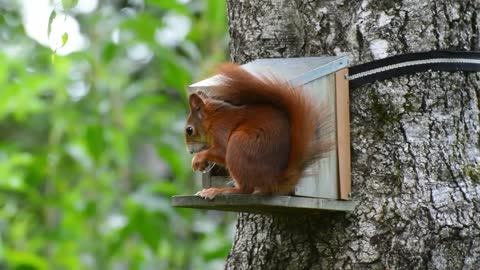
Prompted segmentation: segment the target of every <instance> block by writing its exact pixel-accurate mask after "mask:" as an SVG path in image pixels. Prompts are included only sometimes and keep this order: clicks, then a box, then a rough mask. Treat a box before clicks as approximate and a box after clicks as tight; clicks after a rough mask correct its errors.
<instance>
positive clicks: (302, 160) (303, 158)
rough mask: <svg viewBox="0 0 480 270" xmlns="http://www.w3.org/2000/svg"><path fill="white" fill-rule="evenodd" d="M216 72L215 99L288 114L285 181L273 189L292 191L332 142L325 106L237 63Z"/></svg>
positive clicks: (330, 127) (323, 155)
mask: <svg viewBox="0 0 480 270" xmlns="http://www.w3.org/2000/svg"><path fill="white" fill-rule="evenodd" d="M219 71H220V74H221V75H223V78H222V83H221V84H220V85H219V86H217V87H215V88H214V89H213V90H214V93H213V96H214V97H215V98H219V99H222V100H225V101H227V102H231V103H234V104H237V105H242V104H271V105H273V106H275V107H278V108H279V109H281V110H283V111H286V112H287V113H288V116H289V120H290V133H291V134H290V142H291V143H290V154H289V159H288V166H287V170H286V172H285V178H286V179H285V181H286V182H285V183H282V184H281V186H280V187H278V188H279V189H280V190H277V191H274V192H276V193H289V192H291V191H292V189H293V187H294V186H295V185H296V184H297V182H298V180H299V179H300V177H301V175H302V173H303V171H304V170H305V169H306V167H307V166H308V165H310V164H311V163H312V162H313V161H315V160H316V159H318V158H322V157H325V156H326V154H327V153H328V152H329V151H330V150H331V149H332V147H333V145H334V144H333V141H332V137H333V136H331V132H332V124H333V123H331V120H330V119H331V117H330V116H331V112H330V110H329V108H328V105H325V104H315V103H314V99H313V98H311V97H310V96H309V95H308V94H306V93H305V91H303V90H302V89H301V87H294V86H292V85H291V84H289V83H287V82H286V81H281V80H279V79H277V78H274V77H265V76H264V77H261V78H259V77H256V76H254V75H252V74H250V73H249V72H248V71H246V70H244V69H243V68H241V67H240V66H238V65H236V64H225V65H222V66H221V67H220V68H219ZM232 101H235V102H232Z"/></svg>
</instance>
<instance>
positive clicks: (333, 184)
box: [172, 56, 354, 214]
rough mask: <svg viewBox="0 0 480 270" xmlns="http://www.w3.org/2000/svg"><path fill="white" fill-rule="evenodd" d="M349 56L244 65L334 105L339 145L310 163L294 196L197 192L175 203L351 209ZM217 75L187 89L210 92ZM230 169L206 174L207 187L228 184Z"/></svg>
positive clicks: (260, 209) (263, 209)
mask: <svg viewBox="0 0 480 270" xmlns="http://www.w3.org/2000/svg"><path fill="white" fill-rule="evenodd" d="M347 64H348V60H347V58H346V57H342V56H320V57H304V58H274V59H257V60H255V61H252V62H250V63H247V64H245V65H243V66H242V67H243V68H245V69H246V70H247V71H249V72H250V73H252V74H254V75H266V76H271V75H273V76H275V77H279V78H283V79H285V80H287V81H288V82H290V83H291V84H293V85H301V86H302V87H303V91H308V92H309V93H310V94H311V95H312V96H313V97H314V98H317V99H318V103H319V104H325V105H328V106H330V109H331V111H333V112H335V113H334V114H332V116H331V117H332V118H334V119H332V123H335V127H336V128H335V132H333V134H332V136H335V139H336V146H337V147H336V148H335V149H334V150H332V151H331V152H330V153H329V155H328V156H327V157H326V158H323V159H321V160H319V161H317V162H316V163H315V164H313V165H312V166H310V167H309V168H308V169H307V171H306V173H305V175H304V176H303V177H302V178H301V180H300V182H299V183H298V184H297V186H296V188H295V191H294V195H292V196H278V195H274V196H268V195H255V194H250V195H240V194H239V195H220V196H217V197H216V198H215V199H214V200H211V201H209V200H205V199H203V198H201V197H199V196H196V195H181V196H174V197H173V198H172V204H173V206H176V207H188V208H200V209H215V210H223V211H236V212H253V213H302V214H304V213H311V214H315V213H321V212H323V211H352V210H353V208H354V202H353V201H351V199H350V191H351V177H350V119H349V100H348V80H347V79H346V78H345V75H346V74H347V69H346V67H347ZM217 78H218V77H216V76H213V77H210V78H208V79H206V80H203V81H200V82H197V83H194V84H192V85H190V86H189V88H188V91H189V93H193V92H195V91H197V90H202V91H204V92H205V93H207V94H208V93H209V91H211V89H210V88H211V86H213V85H215V84H216V83H218V80H217ZM229 181H230V179H229V177H228V173H227V172H226V170H224V169H223V170H222V169H220V168H218V167H216V168H214V169H213V170H211V171H209V172H207V173H203V174H202V186H203V188H210V187H225V186H228V185H229Z"/></svg>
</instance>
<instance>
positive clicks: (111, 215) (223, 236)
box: [0, 0, 233, 270]
mask: <svg viewBox="0 0 480 270" xmlns="http://www.w3.org/2000/svg"><path fill="white" fill-rule="evenodd" d="M45 1H46V0H45ZM48 1H49V4H50V5H51V9H50V10H49V14H47V17H45V18H46V20H48V22H44V23H45V25H47V26H48V29H41V31H45V32H41V33H39V32H38V31H33V32H32V33H28V31H26V29H27V28H28V25H27V22H26V21H25V14H24V13H22V12H23V11H24V9H25V8H26V7H28V5H30V4H32V3H33V2H32V1H27V0H24V1H20V0H18V1H13V0H0V269H22V270H30V269H32V270H33V269H38V270H43V269H221V268H222V267H223V262H224V260H225V257H226V254H227V252H228V250H229V248H230V243H231V239H230V238H231V237H232V230H233V228H232V223H231V216H226V215H224V214H222V213H218V212H201V211H195V210H188V209H173V208H172V207H171V206H170V197H171V196H172V195H175V194H189V193H190V194H191V193H193V192H194V191H195V190H196V189H198V188H199V182H198V181H195V179H194V177H193V175H192V173H191V169H190V160H191V156H190V155H189V154H187V152H186V150H185V146H184V143H183V135H182V130H183V125H184V121H185V116H186V113H187V103H186V91H185V89H186V86H187V85H188V84H190V83H191V82H192V81H195V80H198V79H201V78H203V77H206V76H208V75H209V74H210V73H211V72H212V70H213V67H214V66H215V65H216V64H217V63H218V62H221V61H224V60H225V59H226V47H227V43H228V40H227V34H226V25H227V23H226V12H225V3H224V1H219V0H191V1H188V0H182V1H180V0H143V1H142V0H107V1H96V6H95V8H94V9H92V10H90V11H88V12H84V11H83V12H82V11H80V10H79V9H78V8H77V5H79V3H80V2H82V0H80V1H75V0H63V1H60V0H55V1H51V0H48ZM94 2H95V1H94ZM179 20H180V22H182V23H183V25H184V26H185V25H186V26H187V29H186V32H185V34H186V35H185V36H183V37H180V38H178V37H177V38H174V37H171V36H172V35H173V36H175V34H178V33H176V31H177V30H176V28H175V24H176V23H177V22H179ZM72 21H76V22H77V23H78V26H79V29H77V30H78V32H79V33H80V34H81V36H82V37H83V39H84V41H86V42H84V43H85V44H84V46H83V47H82V48H77V49H71V50H70V51H69V50H68V46H71V45H72V44H75V40H74V35H73V33H71V31H73V30H72V29H70V28H68V27H65V26H66V25H68V24H69V23H71V22H72ZM30 26H32V25H30ZM34 26H35V25H34ZM62 27H63V28H62ZM184 30H185V29H184ZM169 31H170V32H169ZM178 31H180V30H178ZM42 33H44V34H45V35H47V37H49V39H48V41H49V43H46V44H41V43H42V42H40V41H39V40H38V39H37V40H36V39H34V38H32V36H33V35H35V34H42ZM77 37H78V33H77Z"/></svg>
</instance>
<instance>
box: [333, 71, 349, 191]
mask: <svg viewBox="0 0 480 270" xmlns="http://www.w3.org/2000/svg"><path fill="white" fill-rule="evenodd" d="M347 73H348V69H342V70H340V71H338V72H337V73H336V74H335V77H336V78H335V83H336V107H337V109H336V112H337V113H336V117H337V153H338V173H339V177H338V178H339V179H338V180H339V186H340V187H339V192H340V199H342V200H349V199H350V192H351V190H352V178H351V164H350V106H349V97H348V93H349V89H348V80H347V79H346V78H345V75H346V74H347Z"/></svg>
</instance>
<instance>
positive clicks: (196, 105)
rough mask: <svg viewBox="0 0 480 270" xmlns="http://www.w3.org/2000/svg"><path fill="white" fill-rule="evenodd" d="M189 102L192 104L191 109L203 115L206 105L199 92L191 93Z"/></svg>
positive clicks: (198, 114)
mask: <svg viewBox="0 0 480 270" xmlns="http://www.w3.org/2000/svg"><path fill="white" fill-rule="evenodd" d="M188 102H189V104H190V111H191V112H192V113H194V114H197V116H199V117H201V116H202V115H203V108H204V106H205V103H204V102H203V100H202V98H201V97H200V96H199V95H198V94H196V93H193V94H191V95H190V97H189V99H188Z"/></svg>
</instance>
